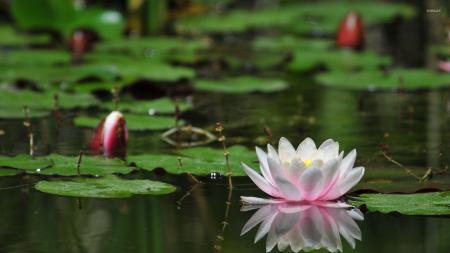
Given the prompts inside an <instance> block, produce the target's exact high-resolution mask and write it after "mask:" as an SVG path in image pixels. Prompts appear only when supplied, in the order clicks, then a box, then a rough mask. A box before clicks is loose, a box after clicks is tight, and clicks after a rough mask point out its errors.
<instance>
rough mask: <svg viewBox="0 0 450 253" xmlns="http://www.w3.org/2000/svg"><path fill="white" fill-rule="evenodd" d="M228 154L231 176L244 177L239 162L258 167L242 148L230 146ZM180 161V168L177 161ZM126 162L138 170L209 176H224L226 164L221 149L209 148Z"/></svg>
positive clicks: (250, 153) (247, 151)
mask: <svg viewBox="0 0 450 253" xmlns="http://www.w3.org/2000/svg"><path fill="white" fill-rule="evenodd" d="M228 152H229V153H230V157H229V159H230V169H231V174H232V176H244V175H246V174H245V172H244V170H243V169H242V166H241V161H243V162H245V163H246V164H248V165H252V166H253V167H255V168H258V167H259V166H257V165H256V163H252V162H253V161H256V159H257V158H256V154H255V152H254V151H251V150H249V149H247V148H246V147H243V146H238V145H236V146H232V147H230V148H229V149H228ZM178 158H180V159H181V166H180V163H179V159H178ZM127 160H128V161H129V162H132V163H134V164H136V166H137V167H138V168H142V169H146V170H153V169H155V168H163V169H165V170H166V171H167V172H169V173H173V174H181V173H188V172H189V173H192V174H195V175H201V176H204V175H209V174H210V173H212V172H218V173H221V174H222V175H225V174H226V163H225V157H224V152H223V150H221V149H213V148H209V147H196V148H189V149H182V150H180V151H178V153H176V154H172V155H169V154H167V155H161V154H154V155H133V156H128V158H127Z"/></svg>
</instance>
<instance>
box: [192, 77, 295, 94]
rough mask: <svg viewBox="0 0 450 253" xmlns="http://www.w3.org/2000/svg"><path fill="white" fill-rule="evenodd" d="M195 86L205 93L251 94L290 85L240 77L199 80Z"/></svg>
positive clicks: (283, 82)
mask: <svg viewBox="0 0 450 253" xmlns="http://www.w3.org/2000/svg"><path fill="white" fill-rule="evenodd" d="M194 86H195V88H196V89H198V90H204V91H215V92H224V93H249V92H273V91H279V90H283V89H285V88H286V87H287V86H288V85H287V83H286V82H285V81H283V80H277V79H267V78H257V77H252V76H239V77H230V78H225V79H219V80H197V81H195V83H194Z"/></svg>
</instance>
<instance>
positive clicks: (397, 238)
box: [0, 77, 450, 253]
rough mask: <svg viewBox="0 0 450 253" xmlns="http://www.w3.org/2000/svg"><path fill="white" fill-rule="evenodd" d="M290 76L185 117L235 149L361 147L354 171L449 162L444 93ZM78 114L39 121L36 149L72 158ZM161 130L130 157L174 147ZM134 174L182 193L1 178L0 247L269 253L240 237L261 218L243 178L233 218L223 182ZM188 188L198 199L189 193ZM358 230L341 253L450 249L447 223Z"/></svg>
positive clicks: (80, 141) (200, 103) (9, 129)
mask: <svg viewBox="0 0 450 253" xmlns="http://www.w3.org/2000/svg"><path fill="white" fill-rule="evenodd" d="M288 80H290V82H291V84H292V87H291V88H290V89H288V90H287V91H283V92H280V93H275V94H269V95H267V94H253V95H222V94H220V95H206V94H199V93H197V94H194V97H193V101H194V105H195V109H194V110H193V112H188V113H185V114H184V115H183V118H185V119H186V120H187V121H188V122H189V123H192V124H193V125H195V126H200V127H205V128H209V129H212V128H213V126H214V124H215V122H217V121H221V122H222V123H223V125H224V127H225V134H226V135H227V141H228V144H242V145H246V146H248V147H251V148H252V147H253V146H255V145H260V146H263V145H264V144H265V143H266V142H267V139H266V135H265V134H264V131H263V127H264V126H268V127H270V128H271V129H272V132H273V135H274V137H275V138H276V139H278V138H279V137H281V136H285V137H287V138H289V139H290V140H291V141H292V142H293V143H294V145H297V144H298V143H299V142H300V141H301V140H302V139H303V138H305V137H307V136H310V137H312V138H314V139H315V140H317V142H322V141H323V140H325V139H326V138H334V139H336V140H338V141H339V142H340V144H341V147H342V148H343V149H344V150H345V151H346V152H348V151H350V149H352V148H357V150H358V158H357V164H364V165H365V166H366V168H367V169H368V170H370V169H371V168H372V167H373V166H374V164H376V165H377V166H383V165H388V164H390V163H389V162H388V161H386V160H382V159H380V158H377V161H376V163H373V162H372V159H373V156H374V154H377V152H379V150H380V145H381V146H382V147H384V148H386V147H387V148H388V150H389V153H390V155H391V156H392V157H395V159H396V160H398V161H399V162H401V163H403V164H405V165H408V166H419V167H433V168H438V169H441V168H445V166H447V164H448V157H449V154H448V152H449V151H448V150H450V147H449V145H450V143H449V142H448V141H447V140H449V131H448V128H449V127H448V122H449V110H450V108H449V107H450V104H449V103H450V100H449V96H450V92H449V91H448V90H437V91H432V92H414V93H405V92H399V91H391V92H354V91H347V90H336V89H331V88H323V87H319V86H317V84H315V83H313V82H312V81H311V80H310V79H307V78H295V77H288ZM76 113H79V112H63V122H62V124H61V125H60V126H59V127H58V125H57V124H56V122H55V120H54V118H53V117H50V118H47V119H39V120H32V128H33V131H34V133H35V136H36V144H37V153H38V154H48V153H51V152H55V153H61V154H67V155H75V154H77V153H78V151H79V150H80V149H82V148H85V147H86V143H87V142H88V141H89V138H90V136H91V134H92V130H89V129H82V128H77V127H74V126H73V125H72V123H71V118H72V117H73V116H74V115H75V114H76ZM0 129H3V130H4V131H5V132H6V134H5V135H4V136H0V150H1V152H2V153H6V154H15V153H25V152H27V139H26V131H25V129H24V127H23V126H22V123H21V121H14V120H0ZM159 134H160V132H151V131H149V132H131V133H130V140H129V150H128V153H129V154H139V153H156V152H161V151H164V150H170V149H171V147H170V146H169V145H167V144H165V143H164V142H163V141H161V140H160V137H159ZM213 145H217V144H213ZM217 147H219V146H218V145H217ZM231 159H232V154H231ZM399 169H400V168H399ZM132 177H140V178H154V179H158V180H162V181H166V182H171V183H173V184H175V185H177V186H178V190H177V192H175V193H173V194H170V195H168V196H160V197H152V196H135V197H132V198H129V199H118V200H100V199H76V198H66V197H57V196H52V195H49V194H44V193H40V192H38V191H36V190H34V188H33V187H32V186H33V184H34V183H35V182H37V181H38V180H39V178H38V177H36V176H16V177H4V178H2V180H1V181H0V186H1V188H0V202H1V207H2V208H1V209H0V214H1V215H0V217H1V219H0V236H1V238H2V240H1V241H0V252H239V251H242V252H264V251H265V245H266V243H265V240H266V237H264V238H263V239H262V240H261V241H259V242H258V243H256V244H254V243H253V240H254V237H255V234H256V231H257V228H255V229H253V230H252V231H250V232H249V233H247V234H245V235H243V236H240V233H241V229H242V227H243V226H244V224H245V223H246V222H247V220H248V219H249V218H250V217H251V216H252V214H253V213H254V212H255V211H248V212H241V211H240V208H241V204H240V201H239V197H240V196H241V195H247V196H261V197H262V196H263V195H262V194H261V192H260V191H259V190H258V189H257V188H256V187H255V186H254V185H253V184H252V183H251V181H250V180H248V179H247V178H236V179H235V180H234V183H235V189H234V190H233V192H232V196H231V199H230V203H231V204H230V206H229V208H230V209H229V213H228V217H225V216H226V215H225V213H226V206H227V205H226V201H227V197H228V191H227V186H226V180H224V179H219V180H211V179H208V178H202V180H203V181H204V182H205V183H204V184H201V185H197V186H195V185H193V184H192V182H190V180H189V179H188V178H187V177H186V176H183V175H181V176H170V175H167V174H165V175H155V174H154V173H148V172H147V173H137V174H135V175H132ZM363 180H364V179H363ZM448 187H450V183H449V185H448ZM190 190H192V191H190ZM188 191H190V192H189V193H190V194H189V195H186V196H184V195H185V194H186V193H187V192H188ZM183 196H184V197H183ZM224 220H225V221H226V223H223V221H224ZM224 224H226V226H225V228H224V229H223V225H224ZM357 224H358V226H359V228H360V230H361V236H362V241H357V242H356V249H355V250H352V249H351V248H350V246H349V244H348V243H347V242H345V240H344V239H343V238H342V245H343V249H344V252H352V251H354V252H397V253H398V252H405V253H413V252H448V251H449V250H450V219H448V218H447V217H415V216H402V215H398V214H390V215H383V214H379V213H366V214H365V220H364V221H357ZM305 226H306V225H305ZM321 232H323V231H319V234H322V233H321ZM273 251H274V252H276V251H277V250H276V249H274V250H273ZM322 251H323V252H325V250H322Z"/></svg>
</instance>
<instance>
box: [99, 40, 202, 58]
mask: <svg viewBox="0 0 450 253" xmlns="http://www.w3.org/2000/svg"><path fill="white" fill-rule="evenodd" d="M209 44H210V43H209V41H208V40H199V39H196V40H192V39H183V38H175V37H150V38H139V39H133V38H130V39H122V40H114V41H106V42H103V43H99V44H97V45H96V50H98V51H100V52H101V51H106V52H116V53H124V52H127V53H131V54H132V55H135V56H141V57H147V58H165V57H166V56H167V55H168V54H177V53H178V51H180V52H181V53H185V52H195V51H196V50H199V49H205V48H207V47H209Z"/></svg>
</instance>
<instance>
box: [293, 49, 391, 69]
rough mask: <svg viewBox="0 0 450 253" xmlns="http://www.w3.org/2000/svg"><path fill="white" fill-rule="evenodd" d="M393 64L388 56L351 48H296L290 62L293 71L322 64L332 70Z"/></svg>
mask: <svg viewBox="0 0 450 253" xmlns="http://www.w3.org/2000/svg"><path fill="white" fill-rule="evenodd" d="M389 64H391V59H390V58H389V57H387V56H380V55H378V54H375V53H373V52H354V51H351V50H320V49H319V50H312V49H310V50H296V51H295V52H294V59H293V60H292V61H291V62H290V63H289V65H288V69H289V70H291V71H307V70H311V69H313V68H316V67H318V66H320V65H323V66H325V67H326V68H327V69H330V70H340V71H343V70H347V71H351V70H355V69H364V70H367V69H368V70H370V69H378V68H380V67H381V66H386V65H389Z"/></svg>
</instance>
